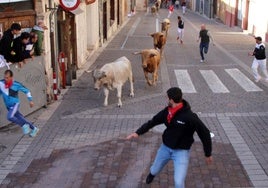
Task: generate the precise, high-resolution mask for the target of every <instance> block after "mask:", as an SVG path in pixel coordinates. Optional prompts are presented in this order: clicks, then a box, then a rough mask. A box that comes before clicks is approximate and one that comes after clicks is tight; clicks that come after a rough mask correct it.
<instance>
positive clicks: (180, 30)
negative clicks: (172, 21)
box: [177, 16, 184, 44]
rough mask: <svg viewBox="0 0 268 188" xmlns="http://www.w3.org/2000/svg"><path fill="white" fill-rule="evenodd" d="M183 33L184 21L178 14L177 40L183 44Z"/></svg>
mask: <svg viewBox="0 0 268 188" xmlns="http://www.w3.org/2000/svg"><path fill="white" fill-rule="evenodd" d="M183 35H184V21H182V19H181V17H180V16H178V37H177V40H180V43H181V44H183Z"/></svg>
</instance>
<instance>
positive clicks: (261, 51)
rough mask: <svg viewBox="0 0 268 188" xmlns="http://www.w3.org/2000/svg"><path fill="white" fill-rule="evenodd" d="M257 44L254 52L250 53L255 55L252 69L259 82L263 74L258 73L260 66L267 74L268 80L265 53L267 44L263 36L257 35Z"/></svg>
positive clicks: (264, 73) (266, 78)
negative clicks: (263, 40)
mask: <svg viewBox="0 0 268 188" xmlns="http://www.w3.org/2000/svg"><path fill="white" fill-rule="evenodd" d="M255 40H256V45H255V49H254V51H253V52H249V53H248V55H251V56H255V58H254V60H253V62H252V65H251V69H252V72H253V76H254V78H255V82H259V81H260V80H261V76H260V75H259V73H258V67H260V69H261V71H262V73H263V75H264V76H265V81H267V82H268V73H267V68H266V55H265V45H264V43H263V42H262V38H261V37H255Z"/></svg>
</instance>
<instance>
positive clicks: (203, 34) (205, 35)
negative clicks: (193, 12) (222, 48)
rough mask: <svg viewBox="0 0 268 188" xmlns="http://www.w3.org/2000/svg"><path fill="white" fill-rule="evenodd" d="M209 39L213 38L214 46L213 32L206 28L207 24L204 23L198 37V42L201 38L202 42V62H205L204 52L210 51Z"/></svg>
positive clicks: (200, 45) (200, 47) (200, 46)
mask: <svg viewBox="0 0 268 188" xmlns="http://www.w3.org/2000/svg"><path fill="white" fill-rule="evenodd" d="M209 39H211V41H212V42H213V46H214V41H213V38H212V36H211V34H210V33H209V31H208V30H207V29H206V26H205V24H202V25H201V30H200V32H199V37H198V39H197V42H199V40H200V44H199V50H200V56H201V60H200V63H203V62H204V61H205V57H204V53H205V54H207V53H208V47H209V42H210V40H209Z"/></svg>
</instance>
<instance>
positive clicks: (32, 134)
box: [30, 127, 39, 137]
mask: <svg viewBox="0 0 268 188" xmlns="http://www.w3.org/2000/svg"><path fill="white" fill-rule="evenodd" d="M38 131H39V129H38V128H37V127H34V129H32V131H31V133H30V137H35V136H36V135H37V133H38Z"/></svg>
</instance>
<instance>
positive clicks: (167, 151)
mask: <svg viewBox="0 0 268 188" xmlns="http://www.w3.org/2000/svg"><path fill="white" fill-rule="evenodd" d="M189 159H190V150H183V149H171V148H169V147H167V146H166V145H164V144H161V146H160V148H159V149H158V151H157V154H156V157H155V160H154V163H153V165H152V166H151V168H150V172H151V174H152V175H154V176H155V175H157V174H158V173H159V172H160V171H161V170H162V168H163V167H164V166H165V165H166V164H167V162H168V161H169V160H173V163H174V181H175V187H176V188H184V186H185V185H184V183H185V178H186V175H187V169H188V164H189Z"/></svg>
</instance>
